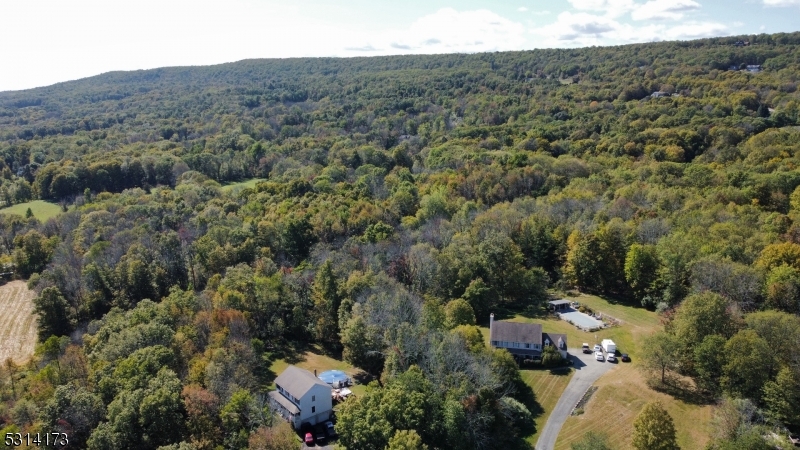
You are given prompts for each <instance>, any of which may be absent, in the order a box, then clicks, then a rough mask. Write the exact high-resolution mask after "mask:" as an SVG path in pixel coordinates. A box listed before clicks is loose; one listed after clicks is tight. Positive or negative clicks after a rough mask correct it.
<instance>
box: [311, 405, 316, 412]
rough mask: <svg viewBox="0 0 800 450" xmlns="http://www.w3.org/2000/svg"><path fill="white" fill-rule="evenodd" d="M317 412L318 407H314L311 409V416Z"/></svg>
mask: <svg viewBox="0 0 800 450" xmlns="http://www.w3.org/2000/svg"><path fill="white" fill-rule="evenodd" d="M315 412H317V407H316V406H312V407H311V414H314V413H315Z"/></svg>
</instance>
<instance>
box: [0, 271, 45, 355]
mask: <svg viewBox="0 0 800 450" xmlns="http://www.w3.org/2000/svg"><path fill="white" fill-rule="evenodd" d="M34 297H36V294H35V293H34V292H33V291H31V290H29V289H28V286H27V285H26V284H25V282H24V281H20V280H16V281H12V282H10V283H7V284H6V285H4V286H0V362H2V361H5V360H6V358H11V359H12V360H14V362H16V363H18V364H20V363H24V362H26V361H27V360H28V359H29V358H30V357H31V356H32V355H33V350H34V347H35V346H36V316H35V315H34V314H33V299H34Z"/></svg>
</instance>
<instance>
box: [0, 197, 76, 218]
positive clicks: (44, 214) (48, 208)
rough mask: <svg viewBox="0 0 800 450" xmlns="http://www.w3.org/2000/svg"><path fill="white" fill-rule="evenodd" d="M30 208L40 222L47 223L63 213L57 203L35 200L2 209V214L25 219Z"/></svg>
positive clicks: (0, 211) (0, 210)
mask: <svg viewBox="0 0 800 450" xmlns="http://www.w3.org/2000/svg"><path fill="white" fill-rule="evenodd" d="M28 208H30V209H31V212H33V216H34V217H36V218H37V219H39V221H40V222H45V221H46V220H47V219H49V218H51V217H55V216H57V215H58V214H60V213H61V207H60V206H58V205H57V204H55V203H50V202H46V201H44V200H34V201H31V202H25V203H17V204H16V205H12V206H9V207H6V208H2V209H0V214H16V215H18V216H22V217H25V213H26V212H27V211H28Z"/></svg>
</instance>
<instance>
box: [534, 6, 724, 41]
mask: <svg viewBox="0 0 800 450" xmlns="http://www.w3.org/2000/svg"><path fill="white" fill-rule="evenodd" d="M531 32H532V33H533V34H535V35H538V36H539V37H540V38H541V40H540V41H539V42H538V43H537V44H538V45H537V46H538V47H565V46H566V47H582V46H590V45H615V44H628V43H633V42H652V41H663V40H686V39H697V38H703V37H712V36H720V35H725V34H728V33H729V29H728V27H726V26H725V25H723V24H721V23H717V22H685V23H681V24H679V25H672V26H667V25H665V24H663V23H650V24H647V25H641V26H637V25H631V24H628V23H621V22H619V21H617V20H615V19H613V18H610V17H608V16H603V15H595V14H588V13H571V12H568V11H567V12H563V13H561V14H559V15H558V20H557V21H556V22H554V23H552V24H549V25H546V26H543V27H540V28H536V29H533V30H532V31H531Z"/></svg>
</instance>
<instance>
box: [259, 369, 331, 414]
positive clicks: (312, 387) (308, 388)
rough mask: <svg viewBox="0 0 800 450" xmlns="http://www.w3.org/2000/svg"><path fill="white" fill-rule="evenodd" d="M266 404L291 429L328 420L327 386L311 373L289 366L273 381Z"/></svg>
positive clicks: (329, 399)
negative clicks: (291, 427)
mask: <svg viewBox="0 0 800 450" xmlns="http://www.w3.org/2000/svg"><path fill="white" fill-rule="evenodd" d="M269 397H270V404H271V405H272V407H273V408H274V409H275V410H276V411H278V413H279V414H280V415H281V417H283V418H284V419H286V420H288V421H289V422H290V423H291V424H292V425H293V426H294V427H295V428H300V426H302V425H303V424H305V423H308V424H310V425H316V424H318V423H320V422H325V421H326V420H328V419H330V417H331V411H332V410H333V400H332V397H331V386H330V385H329V384H327V383H325V382H324V381H322V380H320V379H319V378H317V377H315V376H314V374H313V373H311V372H309V371H307V370H303V369H301V368H299V367H295V366H289V367H287V368H286V370H284V371H283V372H281V374H280V375H278V378H276V379H275V390H274V391H272V392H270V393H269Z"/></svg>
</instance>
